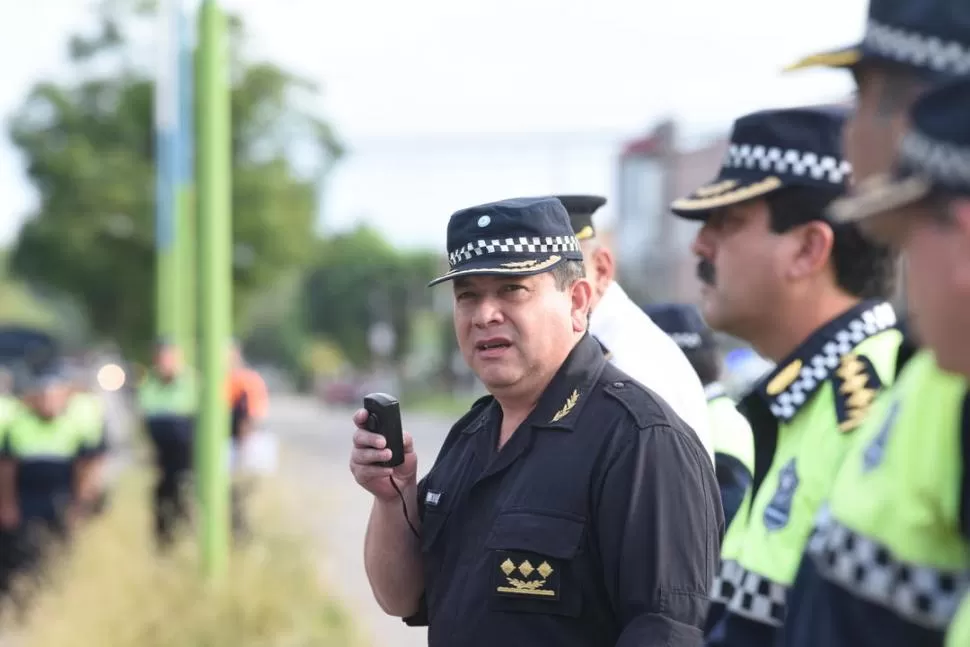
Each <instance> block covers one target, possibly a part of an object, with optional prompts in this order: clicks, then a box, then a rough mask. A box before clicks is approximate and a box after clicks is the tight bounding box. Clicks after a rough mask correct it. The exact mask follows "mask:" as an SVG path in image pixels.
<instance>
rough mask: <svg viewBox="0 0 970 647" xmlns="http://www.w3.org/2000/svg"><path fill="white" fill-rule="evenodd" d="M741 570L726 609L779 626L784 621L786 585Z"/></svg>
mask: <svg viewBox="0 0 970 647" xmlns="http://www.w3.org/2000/svg"><path fill="white" fill-rule="evenodd" d="M739 568H740V567H739ZM741 570H742V572H741V574H740V579H738V580H737V583H736V584H735V586H734V590H733V591H732V592H731V599H730V600H729V601H728V603H727V609H728V611H729V612H731V613H733V614H735V615H738V616H741V617H744V618H747V619H749V620H754V621H755V622H760V623H761V624H764V625H768V626H771V627H780V626H781V625H782V624H783V623H784V622H785V604H786V601H787V598H788V587H786V586H784V585H782V584H778V583H777V582H774V581H772V580H770V579H768V578H767V577H764V576H763V575H758V574H757V573H754V572H752V571H748V570H744V569H743V568H742V569H741Z"/></svg>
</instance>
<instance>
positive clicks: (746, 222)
mask: <svg viewBox="0 0 970 647" xmlns="http://www.w3.org/2000/svg"><path fill="white" fill-rule="evenodd" d="M770 218H771V216H770V213H769V211H768V205H767V203H766V202H765V201H764V200H761V199H756V200H750V201H748V202H744V203H741V204H738V205H732V206H729V207H725V208H723V209H718V210H716V211H714V212H713V213H712V214H711V216H710V217H709V218H708V219H707V221H706V222H705V223H704V225H703V226H702V227H701V229H700V231H698V233H697V236H696V237H695V239H694V243H693V245H692V247H691V249H692V251H693V252H694V254H695V255H696V256H697V257H698V258H699V259H700V262H701V268H700V269H701V270H702V271H700V272H699V274H701V276H702V277H703V279H702V282H701V309H702V311H703V313H704V318H705V319H706V320H707V322H708V324H709V325H710V326H711V327H712V328H714V329H716V330H721V331H724V332H727V333H730V334H732V335H735V336H737V337H739V338H741V339H746V340H749V341H751V340H752V339H754V338H756V337H757V335H758V331H759V330H761V329H763V328H765V327H766V326H770V324H771V319H772V313H773V312H775V311H776V309H777V308H778V307H779V306H780V305H781V304H782V303H783V302H784V301H783V297H784V294H783V292H784V291H783V282H782V278H781V277H782V276H783V267H784V262H785V254H786V253H787V249H786V248H787V247H788V246H789V245H787V241H786V236H785V235H781V234H775V233H774V232H772V231H771V229H770V222H771V220H770Z"/></svg>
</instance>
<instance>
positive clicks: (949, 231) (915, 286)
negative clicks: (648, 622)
mask: <svg viewBox="0 0 970 647" xmlns="http://www.w3.org/2000/svg"><path fill="white" fill-rule="evenodd" d="M965 51H967V50H965ZM967 62H968V64H970V56H968V57H967ZM968 114H970V82H968V81H966V80H964V81H960V82H958V83H955V84H950V85H946V86H943V87H939V88H938V89H935V90H931V91H930V92H928V93H927V94H925V95H923V97H922V98H920V99H918V100H917V102H916V104H915V106H914V108H913V112H912V121H913V126H912V128H911V129H910V130H909V132H908V133H907V134H906V135H905V137H904V138H903V139H902V143H901V145H900V148H899V151H898V154H897V156H896V159H897V162H896V165H895V169H894V171H893V173H892V175H891V176H889V175H883V176H872V177H871V178H870V179H869V181H868V182H866V184H865V185H864V186H860V187H859V189H858V194H857V196H855V197H854V198H853V199H850V200H845V201H840V202H838V203H836V204H835V205H834V208H833V215H834V216H835V217H836V218H837V219H839V220H843V221H859V220H862V219H871V222H870V224H869V226H868V228H867V231H869V233H870V234H871V235H873V236H874V237H876V238H877V239H879V240H881V241H883V242H886V243H889V244H892V245H893V246H896V247H899V248H900V249H901V250H903V252H904V253H905V255H906V258H907V273H908V277H909V282H910V285H911V287H912V290H911V291H910V295H909V296H910V307H911V308H912V309H913V312H914V313H915V315H916V323H917V327H918V329H919V332H920V337H921V340H922V341H923V342H924V343H925V344H926V349H924V350H922V351H920V352H919V353H918V354H917V355H916V356H915V357H914V358H913V359H911V360H910V361H909V362H908V363H907V365H906V366H905V368H904V369H903V371H902V373H901V375H900V376H899V379H898V381H897V383H896V385H895V386H894V387H893V388H892V390H891V391H890V392H889V393H888V394H887V395H888V396H889V397H887V398H884V399H882V404H881V406H880V408H879V409H877V411H876V412H875V413H874V414H873V416H872V419H871V420H870V421H869V422H868V423H867V424H866V425H865V426H864V427H863V428H862V429H860V431H859V439H858V441H859V442H858V443H857V444H856V445H855V446H854V447H853V449H852V450H851V451H850V452H849V454H848V455H847V457H846V460H845V463H844V464H843V466H842V469H841V470H840V471H839V474H838V477H837V479H836V481H835V484H834V486H833V489H832V492H831V501H830V503H829V506H828V507H827V508H825V509H824V510H823V513H822V515H821V516H820V519H819V524H818V525H819V528H818V531H817V532H816V533H815V535H814V536H813V538H812V541H811V542H810V544H809V547H808V553H809V556H810V558H811V559H810V560H806V564H810V565H811V567H812V568H813V572H812V573H809V572H808V570H807V567H806V568H804V569H803V577H802V579H803V580H804V581H805V582H806V583H807V584H806V586H805V590H804V591H801V592H800V593H801V594H802V595H801V596H800V597H801V599H800V602H799V608H798V609H797V611H796V613H795V614H794V615H793V617H792V621H791V622H792V624H791V626H790V627H789V628H788V633H789V637H788V639H789V644H791V645H798V646H800V645H806V646H807V645H818V644H825V645H832V646H833V647H839V646H841V645H850V644H851V645H853V646H856V645H859V646H865V645H880V646H887V647H893V646H895V645H900V646H901V645H920V646H921V647H923V646H926V647H933V646H934V645H936V646H939V645H942V644H943V640H944V631H945V630H946V628H947V625H948V624H949V623H950V621H951V620H952V618H953V616H954V613H955V611H956V609H957V605H958V603H959V600H960V597H961V595H963V594H964V593H966V591H967V590H968V588H970V540H968V538H970V477H968V468H970V391H968V379H970V344H968V343H967V331H968V330H970V280H968V278H967V277H968V276H970V122H968V121H967V115H968ZM810 574H811V575H814V576H815V577H814V580H813V581H810V580H809V578H808V576H809V575H810ZM808 583H810V584H811V585H810V586H809V585H808ZM964 612H965V613H970V609H965V611H964ZM955 630H957V631H966V629H965V625H963V624H960V625H957V626H956V627H955ZM952 640H953V642H952V644H959V645H967V644H970V635H964V636H957V635H955V636H953V637H952Z"/></svg>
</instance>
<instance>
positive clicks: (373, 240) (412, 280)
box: [302, 226, 439, 366]
mask: <svg viewBox="0 0 970 647" xmlns="http://www.w3.org/2000/svg"><path fill="white" fill-rule="evenodd" d="M315 256H316V258H317V259H318V260H317V261H316V262H315V263H314V264H313V265H312V266H311V268H310V270H309V272H308V274H307V278H306V281H305V282H304V288H303V299H302V302H303V304H304V313H305V316H306V322H307V330H308V332H309V333H310V334H312V335H314V336H318V337H323V338H326V339H329V340H331V341H333V342H334V343H336V344H338V345H339V346H340V347H341V348H342V349H343V351H344V352H345V353H346V356H347V359H348V360H349V361H350V362H352V363H353V364H355V365H357V366H367V365H369V364H370V363H371V361H372V359H373V358H372V357H371V349H370V346H369V342H368V334H369V331H370V328H371V326H372V325H373V324H375V323H377V322H379V321H380V322H386V323H389V324H390V325H391V326H392V328H393V330H394V334H395V338H396V345H395V348H394V354H393V359H395V360H400V359H401V358H403V357H405V356H406V355H407V353H408V351H409V350H410V348H409V343H410V339H411V324H412V314H413V313H414V312H416V311H418V310H421V309H424V308H429V307H430V304H431V294H430V290H428V289H427V288H426V285H427V282H428V281H429V280H430V279H431V278H432V277H433V275H434V273H435V271H436V270H437V269H438V265H439V259H438V255H437V254H433V253H429V252H401V251H398V250H395V249H394V248H393V247H392V246H391V245H390V244H389V243H388V242H387V241H386V240H385V239H384V238H382V237H381V235H380V234H379V233H377V232H376V231H374V230H373V229H371V228H370V227H366V226H362V227H358V228H357V229H355V230H353V231H350V232H347V233H342V234H337V235H335V236H333V237H331V238H329V239H327V240H324V241H321V242H320V243H319V245H318V250H317V252H316V254H315Z"/></svg>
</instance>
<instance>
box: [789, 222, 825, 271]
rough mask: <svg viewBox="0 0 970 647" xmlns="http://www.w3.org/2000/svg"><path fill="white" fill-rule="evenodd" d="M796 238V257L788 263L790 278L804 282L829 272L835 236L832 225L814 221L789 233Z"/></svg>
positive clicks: (794, 247)
mask: <svg viewBox="0 0 970 647" xmlns="http://www.w3.org/2000/svg"><path fill="white" fill-rule="evenodd" d="M788 235H790V236H792V237H793V238H794V241H793V242H794V243H795V244H794V245H793V252H794V256H793V257H792V258H791V259H790V262H789V263H788V277H789V279H791V280H793V281H799V280H804V279H806V278H810V277H812V276H815V275H817V274H819V273H821V272H825V271H827V268H828V266H829V261H830V260H831V257H832V247H833V245H834V242H835V234H834V232H833V231H832V227H831V225H829V224H828V223H825V222H822V221H821V220H813V221H811V222H808V223H805V224H804V225H800V226H798V227H795V228H793V229H792V230H791V231H789V232H788Z"/></svg>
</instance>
